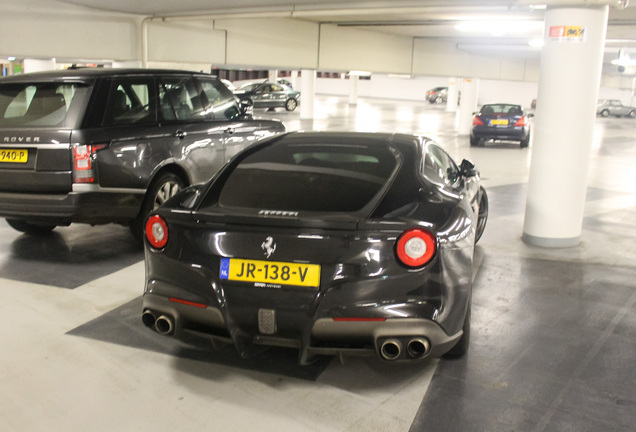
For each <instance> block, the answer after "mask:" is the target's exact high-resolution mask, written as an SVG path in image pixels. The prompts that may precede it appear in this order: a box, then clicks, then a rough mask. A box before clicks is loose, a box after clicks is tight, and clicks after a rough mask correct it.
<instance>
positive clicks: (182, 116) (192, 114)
mask: <svg viewBox="0 0 636 432" xmlns="http://www.w3.org/2000/svg"><path fill="white" fill-rule="evenodd" d="M159 100H160V107H161V110H160V111H161V117H162V119H163V120H189V121H202V120H205V112H204V110H203V104H202V101H201V95H200V94H199V92H198V90H197V87H196V83H195V82H194V79H193V78H180V77H175V78H164V79H162V80H161V84H160V85H159Z"/></svg>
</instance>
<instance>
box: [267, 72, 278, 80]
mask: <svg viewBox="0 0 636 432" xmlns="http://www.w3.org/2000/svg"><path fill="white" fill-rule="evenodd" d="M276 79H278V70H270V71H269V73H268V74H267V80H268V81H269V82H273V83H275V82H276Z"/></svg>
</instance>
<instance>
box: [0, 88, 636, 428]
mask: <svg viewBox="0 0 636 432" xmlns="http://www.w3.org/2000/svg"><path fill="white" fill-rule="evenodd" d="M346 102H347V101H346V99H344V98H337V97H326V96H322V97H318V98H317V104H316V119H315V120H313V121H301V120H299V112H292V113H288V112H285V111H280V110H279V111H277V112H275V113H270V112H263V111H261V110H259V111H257V112H256V114H257V115H258V116H262V117H268V118H279V119H281V120H283V121H284V122H285V123H286V125H287V127H288V130H299V129H303V130H359V131H384V132H392V131H399V132H408V133H421V134H424V135H427V136H429V137H431V138H434V139H436V140H437V141H438V142H439V143H440V144H441V145H443V146H444V147H445V148H446V149H447V150H448V151H449V152H450V153H451V154H452V155H453V156H454V157H455V158H457V159H459V160H461V158H462V157H468V158H470V159H471V160H473V161H474V162H475V163H476V165H477V167H478V168H479V169H480V170H481V172H482V177H483V183H484V185H485V186H486V188H487V190H488V194H489V197H490V203H491V205H490V219H489V223H488V226H487V228H486V232H485V234H484V236H483V237H482V240H481V241H480V244H479V247H478V248H477V252H476V265H475V283H474V300H473V329H472V342H471V348H470V352H469V353H468V355H467V356H465V357H464V358H462V359H459V360H453V361H450V360H441V361H438V360H428V361H426V362H423V363H417V364H413V365H406V366H399V367H396V366H395V365H392V364H385V363H382V362H379V361H377V360H375V359H350V360H348V361H347V362H345V363H344V364H342V363H341V362H339V361H338V360H336V359H330V358H326V359H324V360H322V361H319V362H317V363H315V364H313V365H311V366H309V367H300V366H298V365H297V364H296V353H295V352H290V351H289V350H283V349H281V350H275V349H272V350H269V351H267V352H265V353H264V354H263V355H261V356H259V357H258V358H255V359H250V360H242V359H240V358H238V356H237V355H236V353H235V352H234V351H233V349H231V348H228V349H222V350H220V351H212V350H204V349H195V348H193V347H190V346H186V345H182V344H180V343H178V342H177V341H175V340H173V339H169V338H165V337H162V336H159V335H157V334H155V333H154V332H151V331H149V330H147V329H146V328H145V327H143V325H142V324H141V320H140V316H139V315H140V310H141V300H140V295H141V292H142V289H143V283H144V267H143V262H142V261H141V260H142V252H141V251H140V250H138V249H137V248H136V247H135V246H134V244H133V243H132V241H131V238H130V236H129V234H128V231H127V229H126V228H123V227H119V226H115V225H108V226H101V227H89V226H83V225H75V226H71V227H68V228H58V229H56V230H55V231H54V234H53V235H51V236H48V237H45V238H41V239H36V238H32V237H29V236H26V235H21V234H19V233H17V232H15V231H13V230H12V229H11V228H10V227H8V226H7V225H6V223H5V222H4V220H0V313H1V314H2V316H3V318H4V319H5V325H3V326H2V327H1V328H0V347H1V348H0V350H1V351H0V352H1V354H0V389H2V391H1V392H0V431H3V432H7V431H16V432H27V431H28V432H31V431H85V430H91V431H113V430H118V431H129V430H130V431H133V430H134V431H140V432H141V431H152V432H160V431H174V430H179V431H195V430H206V431H246V430H260V431H295V432H298V431H446V432H450V431H471V432H473V431H537V432H538V431H576V432H582V431H632V430H634V427H633V424H634V423H635V422H636V390H635V389H636V374H634V373H633V364H634V358H636V344H635V343H634V340H635V339H636V306H635V304H636V283H635V282H634V281H635V280H636V229H634V223H633V221H634V220H635V219H636V191H634V188H633V173H634V172H635V170H634V168H633V167H634V166H635V165H636V143H635V141H636V140H635V139H634V137H635V136H636V121H634V120H630V119H613V118H608V119H602V118H598V119H597V120H596V132H595V137H594V154H593V158H592V161H591V166H590V173H589V189H588V196H587V203H586V213H585V215H586V217H585V220H584V223H583V234H582V243H581V245H580V246H579V247H576V248H569V249H554V250H552V249H539V248H534V247H530V246H527V245H525V244H524V243H523V242H522V241H521V234H522V226H523V213H524V206H525V194H526V183H527V180H528V171H529V163H530V154H531V151H532V145H531V147H530V148H529V149H523V150H521V149H519V147H518V145H516V144H491V145H489V146H487V147H483V148H471V147H469V145H468V138H467V137H459V138H458V137H457V136H456V134H455V133H454V132H453V124H454V114H449V113H446V112H444V110H443V108H442V107H439V106H432V105H429V104H428V103H421V104H417V103H410V102H406V103H405V102H398V101H384V100H373V99H361V100H360V103H359V104H358V106H357V107H351V106H348V105H347V103H346ZM563 163H564V166H566V165H567V161H563Z"/></svg>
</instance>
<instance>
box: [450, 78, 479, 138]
mask: <svg viewBox="0 0 636 432" xmlns="http://www.w3.org/2000/svg"><path fill="white" fill-rule="evenodd" d="M461 92H462V98H461V100H460V103H459V111H458V112H457V117H456V123H455V129H456V130H457V133H458V134H459V135H464V136H466V135H470V127H471V126H472V124H473V113H474V112H475V111H477V96H478V94H479V79H478V78H463V79H462V80H461Z"/></svg>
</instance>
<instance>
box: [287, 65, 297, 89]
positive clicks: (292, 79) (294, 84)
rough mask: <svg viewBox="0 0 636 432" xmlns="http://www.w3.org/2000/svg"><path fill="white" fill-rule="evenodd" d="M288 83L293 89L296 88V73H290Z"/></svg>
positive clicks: (294, 71) (295, 71)
mask: <svg viewBox="0 0 636 432" xmlns="http://www.w3.org/2000/svg"><path fill="white" fill-rule="evenodd" d="M289 82H290V83H291V84H292V87H293V88H295V89H296V88H298V71H297V70H293V71H291V76H290V77H289Z"/></svg>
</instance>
